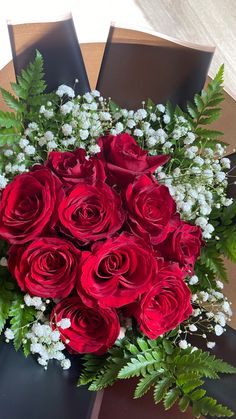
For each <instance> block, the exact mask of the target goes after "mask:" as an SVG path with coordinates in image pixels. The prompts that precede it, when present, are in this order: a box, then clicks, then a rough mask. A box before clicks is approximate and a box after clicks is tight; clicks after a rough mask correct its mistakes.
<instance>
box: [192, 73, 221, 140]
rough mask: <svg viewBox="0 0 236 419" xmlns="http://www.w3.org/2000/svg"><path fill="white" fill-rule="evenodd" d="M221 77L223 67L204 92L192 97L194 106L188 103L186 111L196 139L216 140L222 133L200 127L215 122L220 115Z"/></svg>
mask: <svg viewBox="0 0 236 419" xmlns="http://www.w3.org/2000/svg"><path fill="white" fill-rule="evenodd" d="M223 75H224V66H223V65H222V66H221V67H220V69H219V71H218V73H217V74H216V76H215V78H214V79H213V80H212V81H211V82H210V83H209V84H208V87H207V89H206V90H203V91H202V92H201V94H200V95H199V94H196V95H195V96H194V104H192V103H190V102H188V104H187V109H188V113H189V115H190V116H191V117H192V119H193V125H194V128H195V132H196V134H197V135H198V137H202V138H217V137H218V136H219V135H222V133H220V132H218V131H212V130H208V129H205V128H202V127H201V126H202V125H208V124H211V123H212V122H214V121H215V120H217V119H218V118H219V116H220V113H221V108H220V107H219V106H218V105H219V104H220V103H221V102H222V101H223V100H224V94H223V87H222V83H223Z"/></svg>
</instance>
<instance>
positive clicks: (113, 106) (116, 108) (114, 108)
mask: <svg viewBox="0 0 236 419" xmlns="http://www.w3.org/2000/svg"><path fill="white" fill-rule="evenodd" d="M109 108H110V111H111V112H112V113H116V112H118V111H119V110H120V106H119V105H117V103H115V102H113V100H109Z"/></svg>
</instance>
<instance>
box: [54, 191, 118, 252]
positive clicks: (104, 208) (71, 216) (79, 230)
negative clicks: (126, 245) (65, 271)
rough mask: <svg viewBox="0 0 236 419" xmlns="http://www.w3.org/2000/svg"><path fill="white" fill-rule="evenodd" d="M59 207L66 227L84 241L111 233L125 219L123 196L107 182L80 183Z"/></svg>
mask: <svg viewBox="0 0 236 419" xmlns="http://www.w3.org/2000/svg"><path fill="white" fill-rule="evenodd" d="M58 211H59V219H60V222H61V225H62V229H63V231H64V229H65V232H68V234H70V235H71V236H72V237H74V238H76V239H78V240H79V241H80V242H81V243H84V244H85V243H89V242H90V241H94V240H99V239H104V238H107V237H109V236H110V235H111V234H114V233H115V232H116V231H117V230H119V229H120V227H121V226H122V224H123V222H124V211H123V209H122V206H121V199H120V196H119V195H118V194H117V193H116V192H115V191H113V190H112V189H111V188H110V187H109V186H108V185H106V184H105V183H104V184H99V185H96V186H94V185H88V184H86V183H79V184H78V185H77V186H75V187H74V188H73V189H72V190H70V192H69V193H68V195H67V196H66V197H65V198H64V199H63V200H62V202H61V204H60V205H59V210H58Z"/></svg>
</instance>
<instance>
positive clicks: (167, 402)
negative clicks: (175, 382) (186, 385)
mask: <svg viewBox="0 0 236 419" xmlns="http://www.w3.org/2000/svg"><path fill="white" fill-rule="evenodd" d="M180 394H181V393H180V390H179V389H178V388H177V387H175V388H172V389H171V390H169V391H168V393H166V394H165V397H164V407H165V410H169V409H170V408H171V407H172V406H173V405H174V404H175V402H176V401H177V400H178V399H179V396H180Z"/></svg>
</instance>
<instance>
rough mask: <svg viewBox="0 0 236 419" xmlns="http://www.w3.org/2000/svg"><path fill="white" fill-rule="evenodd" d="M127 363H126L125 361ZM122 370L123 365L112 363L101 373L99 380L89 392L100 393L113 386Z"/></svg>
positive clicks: (97, 379)
mask: <svg viewBox="0 0 236 419" xmlns="http://www.w3.org/2000/svg"><path fill="white" fill-rule="evenodd" d="M124 362H125V361H124ZM120 369H121V365H120V363H119V364H114V363H113V362H110V363H108V364H107V365H106V367H105V368H104V369H103V370H101V371H100V374H99V375H98V376H97V378H96V379H95V380H94V381H93V382H92V384H90V386H89V390H91V391H98V390H102V389H104V388H106V387H108V386H110V385H112V384H113V383H114V382H115V380H116V379H117V375H118V373H119V371H120Z"/></svg>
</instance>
